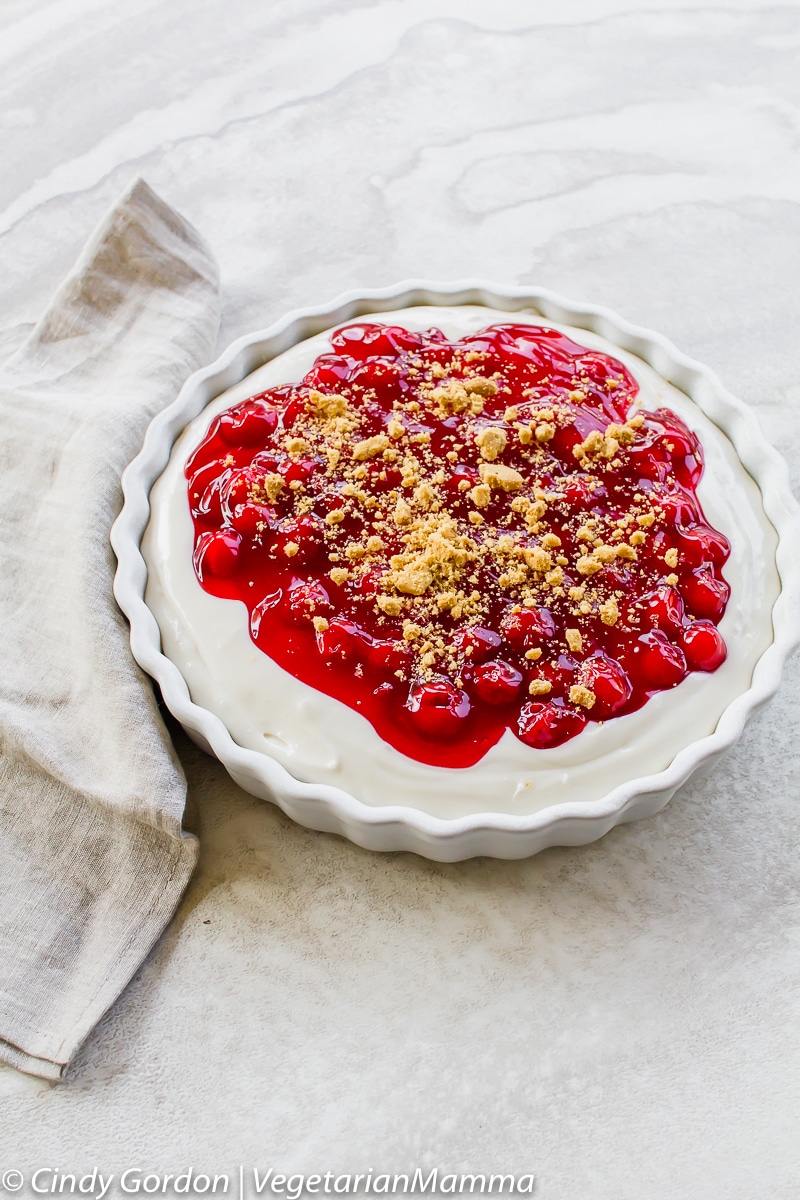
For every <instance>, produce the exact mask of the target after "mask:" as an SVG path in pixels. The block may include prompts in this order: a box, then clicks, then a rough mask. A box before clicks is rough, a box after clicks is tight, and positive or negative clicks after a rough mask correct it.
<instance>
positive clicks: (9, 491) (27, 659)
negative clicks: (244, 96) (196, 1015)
mask: <svg viewBox="0 0 800 1200" xmlns="http://www.w3.org/2000/svg"><path fill="white" fill-rule="evenodd" d="M218 323H219V300H218V283H217V270H216V265H215V263H214V260H213V258H212V256H211V255H210V253H209V251H208V250H207V249H206V248H205V246H204V245H203V243H202V241H201V240H200V238H199V236H198V235H197V234H196V233H195V231H194V230H193V229H192V228H191V226H189V225H188V224H187V223H186V222H185V221H184V220H183V219H182V218H181V217H180V216H178V214H177V213H175V212H174V211H173V210H172V209H171V208H169V206H168V205H167V204H165V203H164V202H163V201H162V200H160V199H159V197H158V196H156V195H155V194H154V193H153V192H152V191H151V189H150V188H149V187H148V186H147V185H146V184H145V183H143V182H142V181H138V182H136V183H135V184H134V185H133V186H132V187H131V188H130V189H129V190H128V191H127V192H126V194H125V195H123V196H122V198H121V199H120V201H119V202H118V203H117V204H116V205H115V206H114V208H113V209H112V210H111V212H110V213H109V214H108V216H107V217H106V218H105V220H103V221H102V223H101V224H100V226H99V228H98V229H97V231H96V232H95V234H94V235H93V237H92V238H91V240H90V241H89V243H88V245H87V247H86V249H85V250H84V252H83V254H82V255H81V258H80V260H79V261H78V263H77V265H76V267H75V269H74V270H73V272H72V273H71V274H70V275H69V277H68V278H67V279H66V281H65V282H64V284H63V285H62V287H61V288H60V289H59V291H58V293H57V294H56V296H55V298H54V299H53V301H52V304H51V305H50V308H49V310H48V311H47V313H46V314H45V316H44V317H43V318H42V320H41V321H40V322H39V324H38V325H37V326H36V328H35V329H34V330H33V332H32V334H31V336H30V337H29V339H28V340H27V342H26V343H25V344H24V345H23V346H22V347H21V349H20V350H19V351H18V352H17V353H16V354H15V355H14V357H13V358H12V359H11V360H10V361H8V362H7V363H6V364H5V365H4V366H3V367H0V463H1V464H2V465H1V467H0V572H1V574H2V582H1V583H0V1059H3V1060H5V1061H6V1062H9V1063H11V1064H13V1065H14V1066H16V1067H19V1068H21V1069H22V1070H24V1071H29V1072H31V1073H33V1074H36V1075H42V1076H44V1077H46V1078H49V1079H57V1078H59V1077H60V1075H62V1074H63V1072H64V1069H65V1067H66V1064H67V1063H68V1062H69V1060H70V1058H71V1057H72V1056H73V1054H74V1053H75V1051H76V1050H77V1048H78V1046H79V1045H80V1043H81V1042H82V1041H83V1039H84V1038H85V1037H86V1035H87V1034H88V1032H89V1031H90V1030H91V1028H92V1026H93V1025H94V1024H95V1023H96V1022H97V1021H98V1020H99V1018H100V1017H101V1016H102V1014H103V1012H104V1011H105V1010H106V1009H107V1008H108V1006H109V1005H110V1004H111V1003H112V1002H113V1000H114V999H115V998H116V996H117V995H118V994H119V993H120V991H121V990H122V988H123V987H124V986H125V984H126V983H127V982H128V980H129V979H130V977H131V975H132V974H133V972H134V971H135V970H136V968H137V967H138V966H139V964H140V963H141V962H142V960H143V958H144V957H145V956H146V954H147V952H148V951H149V950H150V948H151V946H152V945H153V943H154V942H155V940H156V939H157V938H158V936H159V934H160V933H161V931H162V930H163V928H164V926H165V925H166V923H167V922H168V921H169V919H170V917H171V915H172V913H173V911H174V909H175V906H176V904H177V903H178V900H179V899H180V897H181V895H182V893H183V890H184V888H185V887H186V884H187V882H188V880H189V877H190V875H191V873H192V869H193V867H194V865H195V861H196V858H197V842H196V840H195V838H193V837H192V836H190V835H188V834H186V833H185V832H184V831H183V830H182V827H181V819H182V816H183V809H184V802H185V798H186V784H185V780H184V777H183V773H182V771H181V768H180V765H179V763H178V761H177V759H176V757H175V755H174V752H173V750H172V748H171V745H170V742H169V738H168V735H167V733H166V730H165V728H164V726H163V723H162V721H161V718H160V716H159V713H158V710H157V707H156V703H155V700H154V696H153V691H152V688H151V686H150V683H149V681H148V680H147V678H146V677H145V676H144V675H143V674H142V673H141V672H140V671H139V669H138V668H137V667H136V665H135V664H134V662H133V659H132V658H131V654H130V649H129V644H128V627H127V625H126V622H125V620H124V618H123V617H122V615H121V614H120V613H119V611H118V609H117V608H116V605H115V603H114V599H113V596H112V591H111V585H112V578H113V574H114V560H113V555H112V552H111V549H110V546H109V542H108V534H109V530H110V528H111V524H112V522H113V520H114V518H115V516H116V514H117V512H118V509H119V506H120V488H119V477H120V474H121V472H122V470H123V468H124V467H125V465H126V464H127V463H128V461H129V460H130V459H131V458H132V457H133V456H134V454H135V453H136V452H137V450H138V449H139V447H140V445H141V442H142V438H143V436H144V431H145V428H146V426H147V423H148V421H149V420H150V418H151V417H152V416H153V414H154V413H155V412H157V411H158V409H160V408H162V407H163V406H164V405H165V404H166V403H168V402H169V401H170V400H171V399H172V398H173V396H174V395H175V394H176V392H177V390H178V388H179V387H180V385H181V383H182V382H183V380H184V379H185V378H186V376H187V375H188V374H189V373H190V372H191V371H193V370H194V369H195V368H196V367H198V366H199V365H200V364H201V363H203V362H204V361H207V360H208V358H209V357H210V354H211V351H212V349H213V346H214V340H215V337H216V333H217V328H218Z"/></svg>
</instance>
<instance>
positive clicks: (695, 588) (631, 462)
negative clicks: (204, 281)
mask: <svg viewBox="0 0 800 1200" xmlns="http://www.w3.org/2000/svg"><path fill="white" fill-rule="evenodd" d="M461 385H464V386H461ZM464 387H466V389H467V390H466V391H465V390H464ZM437 388H438V389H440V390H439V391H437V390H436V389H437ZM441 389H444V390H443V391H442V390H441ZM637 392H638V385H637V383H636V381H635V379H634V378H633V376H632V375H631V374H630V373H629V372H628V371H627V369H626V368H625V367H624V366H623V365H622V363H620V362H619V361H618V360H616V359H614V358H612V357H610V356H608V355H605V354H602V353H600V352H598V351H596V350H591V349H587V348H586V347H584V346H581V345H579V344H578V343H576V342H574V341H572V340H571V339H570V338H568V337H567V336H565V335H564V334H562V333H560V332H558V331H555V330H552V329H546V328H541V327H534V326H528V325H522V324H503V325H494V326H490V327H489V328H487V329H485V330H481V331H480V332H478V333H475V334H472V335H471V336H468V337H465V338H462V339H460V340H458V341H450V340H448V339H447V338H446V337H445V336H444V334H442V333H441V332H440V331H439V330H436V329H432V330H428V331H426V332H424V333H413V332H409V331H408V330H405V329H402V328H400V327H398V326H382V325H365V324H356V325H351V326H347V327H345V328H343V329H340V330H339V331H338V332H337V333H336V334H335V335H334V336H333V338H332V349H331V351H330V352H329V353H327V354H324V355H322V356H321V357H320V358H318V359H317V361H316V362H315V364H314V366H313V367H312V368H311V370H310V371H309V372H308V374H307V375H306V376H305V378H304V379H303V380H302V381H301V382H300V383H298V384H296V385H287V386H283V387H278V388H273V389H270V390H269V391H266V392H263V393H260V394H259V395H257V396H253V397H251V398H250V399H248V400H246V401H244V402H243V403H239V404H237V405H235V406H234V407H233V408H231V409H229V410H227V411H226V412H224V413H222V414H221V415H220V416H218V417H216V418H215V419H214V420H213V422H212V423H211V426H210V428H209V430H208V433H207V435H206V437H205V438H204V439H203V441H202V443H201V444H200V445H199V446H198V448H197V450H196V451H195V452H194V454H193V455H192V457H191V459H190V461H189V462H188V464H187V467H186V477H187V480H188V498H189V505H190V509H191V515H192V520H193V522H194V530H195V550H194V567H195V571H196V573H197V578H198V580H199V581H200V583H201V585H202V587H203V588H204V589H205V590H206V591H207V592H209V593H211V594H213V595H215V596H219V597H224V598H225V599H230V600H239V601H241V602H242V603H243V604H245V605H246V607H247V610H248V613H249V616H250V633H251V636H252V639H253V641H254V642H255V644H256V645H257V646H258V648H259V649H260V650H262V651H263V652H264V653H265V654H267V655H269V656H270V657H271V658H272V659H274V660H275V662H277V663H278V664H279V665H280V666H281V667H283V668H284V669H285V670H286V671H288V672H290V673H291V674H292V675H294V676H296V677H297V678H298V679H301V680H303V681H304V682H305V683H307V684H308V685H309V686H311V687H314V688H317V689H319V690H320V691H322V692H325V693H326V694H328V695H330V696H333V697H335V698H336V699H337V700H340V701H341V702H342V703H344V704H346V705H349V706H350V707H351V708H354V709H356V710H357V711H358V712H360V713H361V714H362V715H363V716H364V717H366V718H367V719H368V720H369V721H370V722H371V723H372V724H373V726H374V727H375V729H376V730H377V732H378V733H379V735H380V736H381V737H382V738H383V739H384V740H385V741H386V742H388V743H389V744H390V745H392V746H394V747H395V748H396V749H397V750H399V751H401V752H402V753H403V754H406V755H408V756H410V757H411V758H414V759H417V760H419V761H421V762H425V763H430V764H433V765H438V766H442V767H467V766H470V765H472V764H473V763H475V762H477V761H478V760H479V759H481V758H482V757H483V755H484V754H486V752H487V751H488V750H489V748H490V747H491V746H493V745H494V744H495V743H496V742H497V741H498V740H499V738H500V737H501V736H502V734H503V733H504V731H505V730H506V729H507V728H508V729H510V730H511V731H512V732H513V733H514V734H515V735H516V736H517V737H519V738H520V739H521V740H522V741H524V742H525V743H527V744H528V745H530V746H532V747H535V748H547V747H552V746H557V745H559V744H561V743H562V742H565V741H567V740H568V739H570V738H572V737H574V736H575V735H576V734H578V733H580V732H581V730H582V729H583V728H584V727H585V725H586V722H587V721H605V720H608V719H610V718H614V717H617V716H620V715H623V714H625V713H630V712H632V711H634V710H635V709H638V708H640V707H641V706H642V705H643V704H645V703H646V701H647V700H648V698H649V697H651V696H653V695H654V694H655V693H656V692H659V691H662V690H665V689H669V688H673V687H675V686H676V685H677V684H679V683H680V682H681V680H682V679H684V678H685V676H686V675H687V673H688V672H689V671H713V670H715V669H716V668H717V667H718V666H719V665H720V664H721V663H722V662H723V661H724V659H725V655H726V650H725V644H724V642H723V639H722V638H721V636H720V634H719V632H718V630H717V624H718V623H719V621H720V619H721V618H722V616H723V614H724V611H725V606H726V603H727V600H728V595H729V589H728V586H727V584H726V583H725V581H724V579H723V577H722V574H721V568H722V566H723V564H724V562H725V560H726V559H727V557H728V554H729V551H730V547H729V545H728V542H727V540H726V539H725V537H724V536H722V535H721V534H720V533H718V532H716V531H715V530H713V529H711V528H710V527H709V525H708V523H707V522H706V521H705V519H704V517H703V513H702V510H701V507H700V504H699V502H698V499H697V495H696V487H697V483H698V481H699V479H700V476H701V473H702V469H703V468H702V457H701V450H700V446H699V444H698V441H697V438H696V437H695V436H694V434H693V433H691V432H690V431H689V430H688V429H687V427H686V426H685V425H684V423H683V422H682V421H681V420H680V419H679V418H678V417H677V416H676V415H675V414H674V413H672V412H670V411H669V410H665V409H659V410H658V411H656V412H644V411H642V412H640V413H638V415H636V416H635V417H634V416H633V414H634V413H635V411H636V410H635V407H634V404H633V402H634V400H635V397H636V394H637ZM465 396H466V399H465ZM323 412H324V421H323V418H322V417H320V416H319V414H320V413H323ZM342 413H343V414H344V418H342V416H341V414H342ZM337 414H339V415H338V416H337ZM320 421H323V424H320ZM315 422H316V424H315ZM325 422H327V423H325ZM337 422H338V424H337ZM401 430H402V432H400V431H401ZM487 431H488V433H487ZM614 435H616V436H614ZM593 437H594V439H595V440H594V442H592V438H593ZM326 439H327V440H326ZM492 439H494V441H492ZM617 439H619V444H618V441H617ZM334 444H335V449H333V448H332V447H333V446H334ZM409 463H411V464H412V465H411V466H409ZM414 463H416V467H414V466H413V464H414ZM498 465H501V466H502V467H503V468H507V470H506V473H505V475H504V476H503V475H501V474H498V473H497V472H495V474H493V473H492V471H493V468H494V467H496V466H498ZM496 476H497V477H496ZM487 480H488V483H487V482H486V481H487ZM482 485H485V486H482ZM431 496H433V499H432V500H431ZM487 496H488V498H487ZM537 497H539V501H538V504H539V508H540V509H541V508H543V509H544V514H543V515H542V517H541V518H539V519H538V520H537V519H535V518H536V516H537V512H538V510H537V509H535V507H534V506H535V505H536V504H537ZM526 505H527V508H526ZM409 514H410V515H409ZM426 522H427V525H426ZM442 522H444V523H445V524H444V525H443V526H442V524H441V523H442ZM448 522H449V523H448ZM437 523H438V525H437ZM428 526H430V528H432V529H434V530H436V529H438V528H439V527H442V528H444V529H445V536H446V537H447V538H449V539H450V541H449V542H447V547H448V549H447V554H453V555H456V554H458V553H461V554H462V557H465V558H466V561H467V565H466V566H464V567H462V566H461V565H460V563H461V560H460V559H458V558H454V559H453V558H451V560H450V561H448V562H447V563H446V564H445V566H446V568H447V569H448V570H449V571H450V572H451V575H453V572H455V576H453V577H456V576H457V584H456V585H454V586H455V587H456V590H455V591H453V590H452V589H451V590H446V589H445V586H444V585H443V584H441V582H439V583H437V582H436V571H437V569H438V567H437V563H436V562H433V565H432V567H431V570H432V571H433V577H431V571H429V570H428V568H427V567H425V566H424V564H423V566H422V567H420V566H419V564H420V562H422V560H423V559H424V555H425V553H426V550H425V547H424V545H423V546H422V548H421V549H419V546H418V548H417V549H416V550H414V551H413V552H411V551H409V549H408V547H409V545H410V544H412V542H411V541H410V539H413V537H414V536H416V537H417V539H418V542H419V537H420V536H421V535H420V534H419V533H418V532H417V533H416V534H414V533H413V532H412V533H411V534H409V532H408V531H409V530H412V531H413V530H414V529H417V530H419V529H420V528H422V529H423V530H424V529H425V528H427V527H428ZM595 535H596V536H595ZM423 536H424V535H423ZM459 539H460V540H459ZM440 540H441V539H440ZM462 545H463V546H464V547H466V549H465V550H463V551H461V550H457V551H451V549H450V547H452V546H458V547H460V546H462ZM545 550H546V557H545V559H541V560H539V559H536V558H535V557H534V558H531V552H536V553H541V552H542V551H545ZM397 555H400V556H401V557H400V558H397V557H394V556H397ZM403 555H405V558H403V557H402V556H403ZM414 555H416V558H414ZM547 556H549V562H548V561H547ZM604 556H605V557H604ZM609 556H610V558H609ZM412 560H413V561H412ZM409 562H411V568H412V569H413V570H416V569H419V570H421V571H422V582H421V583H420V584H419V585H418V586H417V584H416V583H413V582H412V583H409V582H408V579H409V578H411V577H410V576H408V575H407V574H406V575H404V574H403V571H402V568H403V567H404V565H407V564H408V563H409ZM454 562H455V564H456V565H455V567H454V566H453V563H454ZM542 563H544V567H543V566H542ZM393 564H394V565H393ZM531 564H533V565H531ZM459 572H461V574H458V573H459ZM414 578H416V576H415V577H414ZM430 578H433V581H432V582H431V581H430ZM426 580H429V582H428V583H427V584H426ZM423 585H425V586H424V587H423ZM421 587H422V588H423V592H422V593H421V594H420V592H419V588H421ZM409 589H410V590H409ZM454 597H455V598H454ZM437 602H438V604H439V605H441V608H440V609H439V608H437ZM432 612H434V613H435V615H434V616H431V613H432ZM420 614H422V616H420ZM426 639H427V640H426Z"/></svg>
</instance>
